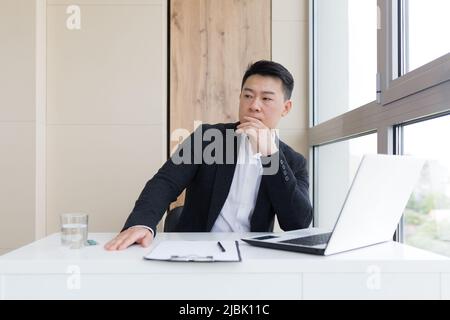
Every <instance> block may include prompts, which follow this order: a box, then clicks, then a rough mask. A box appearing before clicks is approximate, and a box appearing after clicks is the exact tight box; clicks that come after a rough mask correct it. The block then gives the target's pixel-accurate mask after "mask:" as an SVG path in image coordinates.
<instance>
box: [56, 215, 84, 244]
mask: <svg viewBox="0 0 450 320" xmlns="http://www.w3.org/2000/svg"><path fill="white" fill-rule="evenodd" d="M87 236H88V215H87V214H86V213H81V212H76V213H63V214H61V243H62V244H63V245H65V246H69V247H70V248H72V249H79V248H81V247H83V246H84V245H86V242H87Z"/></svg>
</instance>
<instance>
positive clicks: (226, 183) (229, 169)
mask: <svg viewBox="0 0 450 320" xmlns="http://www.w3.org/2000/svg"><path fill="white" fill-rule="evenodd" d="M236 125H237V124H235V125H234V128H233V129H235V128H236ZM225 135H226V133H224V136H225ZM225 140H226V139H224V145H225ZM233 149H234V150H233V151H234V154H233V159H234V161H233V163H231V164H228V163H226V153H227V150H226V148H225V152H224V164H218V165H217V170H216V177H215V180H214V185H213V191H212V197H211V205H210V207H209V213H208V221H207V224H206V230H207V231H211V229H212V227H213V225H214V222H215V221H216V219H217V217H218V216H219V214H220V211H221V210H222V207H223V205H224V204H225V201H226V199H227V197H228V194H229V191H230V187H231V183H232V182H233V176H234V171H235V169H236V163H237V151H238V150H239V145H238V139H237V136H236V135H235V134H234V135H233Z"/></svg>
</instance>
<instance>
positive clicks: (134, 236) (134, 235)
mask: <svg viewBox="0 0 450 320" xmlns="http://www.w3.org/2000/svg"><path fill="white" fill-rule="evenodd" d="M142 237H144V236H143V235H142V234H141V233H140V232H131V233H130V234H129V235H128V237H126V238H125V239H123V240H122V241H121V242H120V244H118V246H117V250H124V249H126V248H128V247H129V246H131V245H132V244H133V243H135V242H136V241H138V240H139V239H141V238H142Z"/></svg>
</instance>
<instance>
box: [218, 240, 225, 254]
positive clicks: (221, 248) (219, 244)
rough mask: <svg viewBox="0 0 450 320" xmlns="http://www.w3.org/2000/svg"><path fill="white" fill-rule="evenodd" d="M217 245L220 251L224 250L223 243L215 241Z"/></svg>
mask: <svg viewBox="0 0 450 320" xmlns="http://www.w3.org/2000/svg"><path fill="white" fill-rule="evenodd" d="M217 245H218V246H219V248H220V250H222V252H225V251H226V250H225V248H224V247H223V245H222V244H221V243H220V241H217Z"/></svg>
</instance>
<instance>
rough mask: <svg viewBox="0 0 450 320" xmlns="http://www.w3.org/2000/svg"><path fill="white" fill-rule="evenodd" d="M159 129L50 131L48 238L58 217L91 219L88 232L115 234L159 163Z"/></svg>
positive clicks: (57, 128)
mask: <svg viewBox="0 0 450 320" xmlns="http://www.w3.org/2000/svg"><path fill="white" fill-rule="evenodd" d="M163 141H164V139H163V131H162V128H161V127H159V126H49V128H48V141H47V144H48V145H47V195H48V196H47V212H48V217H47V233H52V232H56V231H58V229H59V214H61V213H63V212H73V211H82V212H86V213H88V214H89V215H90V217H89V219H90V220H89V230H90V232H114V231H119V230H120V229H121V228H122V226H123V224H124V222H125V219H126V218H127V217H128V215H129V213H130V212H131V210H132V209H133V206H134V203H135V201H136V199H137V198H138V196H139V194H140V192H141V190H142V189H143V187H144V185H145V183H146V182H147V180H149V179H150V178H151V177H152V176H153V175H154V174H155V173H156V171H157V170H158V169H159V167H160V166H161V164H162V161H161V154H162V152H161V150H162V149H163Z"/></svg>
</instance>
